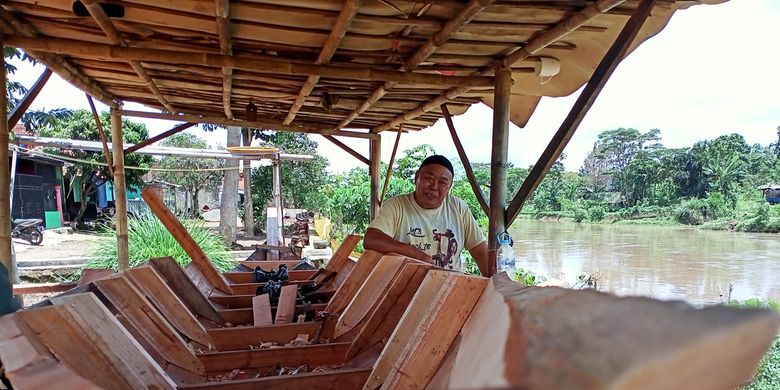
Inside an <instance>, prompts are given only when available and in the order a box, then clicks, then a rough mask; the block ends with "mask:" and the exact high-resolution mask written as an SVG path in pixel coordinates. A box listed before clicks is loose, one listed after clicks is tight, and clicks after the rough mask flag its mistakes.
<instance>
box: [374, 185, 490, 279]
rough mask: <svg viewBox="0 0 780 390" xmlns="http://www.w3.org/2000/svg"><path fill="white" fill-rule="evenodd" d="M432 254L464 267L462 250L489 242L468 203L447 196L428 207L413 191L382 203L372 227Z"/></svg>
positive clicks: (439, 262)
mask: <svg viewBox="0 0 780 390" xmlns="http://www.w3.org/2000/svg"><path fill="white" fill-rule="evenodd" d="M368 227H371V228H374V229H379V230H381V231H382V232H383V233H385V234H387V235H388V236H390V237H393V238H394V239H396V240H398V241H400V242H403V243H407V244H411V245H412V246H414V247H416V248H417V249H420V250H421V251H423V252H425V253H427V254H429V255H431V256H432V257H433V258H434V260H435V261H436V265H438V266H440V267H444V268H449V269H455V270H458V271H460V270H462V269H463V264H462V260H461V258H460V253H461V252H462V251H463V249H464V248H465V249H473V248H474V247H475V246H477V245H479V244H481V243H482V242H484V241H485V237H484V236H483V235H482V231H481V230H480V229H479V226H478V225H477V221H475V220H474V216H472V215H471V210H469V207H468V206H467V205H466V202H464V201H463V200H461V199H459V198H456V197H454V196H452V195H447V197H446V198H445V199H444V202H442V204H441V206H439V207H438V208H436V209H424V208H422V207H420V206H419V205H418V204H417V202H416V201H415V200H414V196H413V194H405V195H399V196H396V197H394V198H391V199H389V200H387V202H385V203H384V204H383V205H382V208H381V209H380V210H379V213H378V214H377V216H376V218H375V219H374V220H373V221H372V222H371V224H370V225H369V226H368Z"/></svg>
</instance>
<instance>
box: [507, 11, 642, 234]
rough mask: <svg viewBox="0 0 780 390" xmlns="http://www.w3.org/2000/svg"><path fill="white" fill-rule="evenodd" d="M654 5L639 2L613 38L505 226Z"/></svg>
mask: <svg viewBox="0 0 780 390" xmlns="http://www.w3.org/2000/svg"><path fill="white" fill-rule="evenodd" d="M654 4H655V0H642V2H641V3H640V4H639V7H638V8H637V9H636V11H634V14H633V15H632V16H631V18H630V19H629V20H628V22H627V23H626V25H625V26H624V27H623V30H622V31H621V32H620V35H618V37H617V39H615V42H614V43H613V44H612V46H611V47H610V48H609V50H608V51H607V53H606V54H605V55H604V58H603V59H602V60H601V62H600V63H599V65H598V67H596V70H595V71H594V72H593V76H591V78H590V80H589V81H588V84H586V85H585V89H583V90H582V93H580V96H579V97H578V98H577V101H576V102H575V103H574V106H572V108H571V111H569V115H567V116H566V119H564V121H563V123H561V127H560V128H559V129H558V131H557V132H556V133H555V135H553V138H552V139H551V140H550V143H549V144H548V145H547V148H545V149H544V152H542V155H541V156H540V157H539V160H538V161H537V162H536V164H535V165H534V167H533V169H531V172H530V173H529V174H528V177H526V179H525V180H524V181H523V184H522V185H521V186H520V189H519V190H518V191H517V194H516V195H515V196H514V197H513V198H512V201H511V202H510V203H509V207H508V208H507V210H506V215H505V223H506V225H507V226H510V225H511V224H512V222H513V221H514V220H515V218H517V215H518V214H519V213H520V210H522V208H523V204H525V202H526V200H528V198H530V197H531V194H533V192H534V190H535V189H536V187H537V186H539V183H541V181H542V179H543V178H544V176H545V175H546V174H547V172H549V170H550V167H552V165H553V164H554V163H555V161H556V160H557V159H558V157H560V156H561V153H563V149H564V148H565V147H566V145H567V144H568V143H569V140H571V137H572V136H573V135H574V132H575V131H576V130H577V127H579V125H580V123H582V120H583V119H584V118H585V115H586V114H587V113H588V110H590V107H591V106H593V103H594V102H595V101H596V98H597V97H598V95H599V93H601V89H602V88H604V85H605V84H606V83H607V80H609V77H610V76H611V75H612V73H613V72H614V71H615V68H617V66H618V64H619V63H620V61H621V60H622V59H623V57H624V56H625V54H626V51H628V48H629V46H631V43H633V42H634V39H635V38H636V35H637V34H638V33H639V30H640V29H641V28H642V25H643V24H644V22H645V20H647V18H648V17H649V16H650V12H651V11H652V10H653V5H654Z"/></svg>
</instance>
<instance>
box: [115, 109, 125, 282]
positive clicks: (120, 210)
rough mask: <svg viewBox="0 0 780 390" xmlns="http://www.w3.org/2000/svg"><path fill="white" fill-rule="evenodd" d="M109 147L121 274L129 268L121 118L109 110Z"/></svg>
mask: <svg viewBox="0 0 780 390" xmlns="http://www.w3.org/2000/svg"><path fill="white" fill-rule="evenodd" d="M111 146H112V147H113V149H114V205H115V206H116V245H117V262H118V263H119V272H122V271H125V270H127V269H128V268H130V248H129V245H128V237H127V187H126V185H125V154H124V151H123V140H122V116H121V115H120V114H119V111H118V110H116V109H112V110H111Z"/></svg>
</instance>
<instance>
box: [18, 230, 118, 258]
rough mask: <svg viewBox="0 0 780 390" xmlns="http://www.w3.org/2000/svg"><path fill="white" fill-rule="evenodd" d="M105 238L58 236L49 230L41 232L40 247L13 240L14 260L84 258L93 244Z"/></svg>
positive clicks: (58, 234)
mask: <svg viewBox="0 0 780 390" xmlns="http://www.w3.org/2000/svg"><path fill="white" fill-rule="evenodd" d="M103 239H105V238H102V237H99V236H96V235H94V234H85V233H73V234H60V233H56V232H54V231H51V230H46V231H44V232H43V242H42V243H41V245H37V246H36V245H30V243H28V242H27V241H24V240H21V239H14V240H13V242H14V249H15V250H16V260H17V261H20V260H50V259H60V258H68V257H86V256H87V254H88V252H89V250H90V247H91V246H92V244H94V243H95V242H98V241H100V240H103Z"/></svg>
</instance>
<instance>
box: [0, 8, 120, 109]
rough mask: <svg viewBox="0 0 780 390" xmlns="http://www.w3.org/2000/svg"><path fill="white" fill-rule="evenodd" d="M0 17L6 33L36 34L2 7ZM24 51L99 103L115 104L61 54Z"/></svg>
mask: <svg viewBox="0 0 780 390" xmlns="http://www.w3.org/2000/svg"><path fill="white" fill-rule="evenodd" d="M0 19H2V21H0V29H2V30H3V32H5V33H7V34H21V35H22V36H25V37H36V36H37V35H38V34H37V33H36V32H35V31H33V29H32V28H30V27H29V26H27V25H24V24H22V23H21V22H19V21H18V20H17V19H16V18H15V17H14V16H13V15H12V14H11V13H10V12H8V11H6V10H5V9H4V8H2V7H0ZM26 52H27V54H29V55H30V56H31V57H33V58H35V59H36V60H38V61H40V62H42V63H43V64H44V65H46V67H47V68H49V69H51V70H52V71H54V72H57V74H59V75H60V77H62V78H63V80H65V81H67V82H69V83H71V84H73V85H74V86H76V87H77V88H80V89H82V90H84V91H86V92H88V93H89V94H90V95H92V96H93V97H94V98H95V99H97V100H99V101H100V102H101V103H103V104H105V105H107V106H109V107H116V106H117V103H116V101H117V100H118V99H117V98H116V97H115V96H114V95H112V94H110V93H108V92H106V91H105V90H104V89H103V88H101V87H100V86H99V85H97V83H95V82H94V81H93V80H91V79H90V78H89V77H87V76H85V75H84V74H82V73H81V72H80V71H79V70H78V69H77V68H76V67H75V66H73V65H72V64H71V63H70V62H68V61H66V60H65V59H64V58H62V57H61V56H58V55H54V54H51V53H46V52H39V51H36V50H26Z"/></svg>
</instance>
